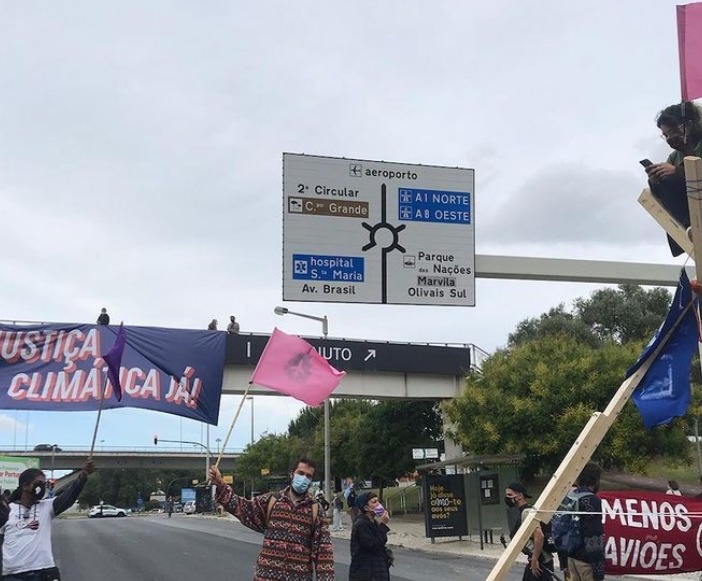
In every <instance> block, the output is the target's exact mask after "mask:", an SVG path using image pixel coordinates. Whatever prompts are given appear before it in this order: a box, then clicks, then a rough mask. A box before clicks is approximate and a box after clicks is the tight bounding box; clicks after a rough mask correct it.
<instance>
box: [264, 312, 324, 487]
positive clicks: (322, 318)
mask: <svg viewBox="0 0 702 581" xmlns="http://www.w3.org/2000/svg"><path fill="white" fill-rule="evenodd" d="M273 312H274V313H275V314H276V315H280V316H283V315H295V316H296V317H302V318H303V319H312V320H313V321H319V322H320V323H322V335H324V339H325V340H326V339H327V335H328V334H329V320H328V319H327V316H326V315H324V316H323V317H317V316H315V315H308V314H306V313H296V312H295V311H291V310H290V309H288V308H286V307H276V308H275V309H273ZM329 415H330V414H329V398H327V399H325V400H324V496H326V497H327V499H328V500H329V499H331V444H330V436H329V426H330V423H331V422H330V417H329Z"/></svg>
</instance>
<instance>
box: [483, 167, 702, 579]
mask: <svg viewBox="0 0 702 581" xmlns="http://www.w3.org/2000/svg"><path fill="white" fill-rule="evenodd" d="M685 181H686V183H687V197H688V206H689V208H690V222H691V226H690V229H691V236H688V233H687V231H686V229H685V228H684V227H683V226H682V225H681V224H680V223H679V222H677V220H675V219H674V218H673V217H672V216H671V215H670V214H669V213H668V211H667V210H666V209H665V208H664V207H663V205H662V204H661V203H660V202H659V201H658V200H657V199H656V198H655V197H654V196H653V195H652V194H651V192H650V190H648V189H645V190H644V191H643V192H642V194H641V196H640V197H639V202H640V203H641V205H642V206H643V207H644V208H645V209H646V210H647V211H648V212H649V213H650V214H651V216H653V218H654V219H655V220H656V222H658V223H659V224H660V225H661V226H662V228H663V229H664V230H665V231H666V232H667V233H668V234H669V235H670V237H671V238H672V239H673V240H675V241H676V242H677V243H678V244H679V245H680V247H681V248H683V250H685V252H687V253H688V254H689V255H690V256H694V255H695V254H696V255H697V256H702V160H701V159H700V158H698V157H695V158H691V157H686V158H685ZM695 271H696V273H697V280H698V281H702V261H700V262H699V263H697V262H696V263H695ZM690 308H692V304H690V305H687V306H686V308H685V309H684V310H683V312H682V313H681V314H680V316H679V317H678V319H677V320H676V321H675V323H674V324H673V326H672V327H671V329H670V330H669V331H668V333H667V335H666V336H665V337H664V338H663V340H662V341H661V342H660V344H659V345H658V348H657V349H656V350H655V351H654V352H653V353H651V354H650V356H649V357H648V359H646V361H644V362H643V364H642V365H641V366H640V367H639V369H637V370H636V372H635V373H634V374H632V375H631V376H630V377H628V378H627V379H626V380H625V381H624V382H623V383H622V384H621V386H620V387H619V389H618V390H617V392H616V393H615V394H614V397H613V398H612V399H611V401H610V402H609V404H608V405H607V408H606V409H605V410H604V411H603V412H601V413H600V412H595V413H594V414H592V416H591V417H590V420H589V421H588V423H587V424H586V425H585V427H584V428H583V430H582V432H580V435H579V436H578V438H577V439H576V440H575V442H574V443H573V445H572V446H571V448H570V450H569V451H568V454H566V456H565V458H563V461H562V462H561V464H560V466H559V467H558V469H557V470H556V472H555V473H554V475H553V476H552V477H551V480H550V482H549V483H548V484H547V486H546V488H545V489H544V491H543V492H542V493H541V496H539V498H538V500H537V501H536V503H535V506H534V509H532V510H529V511H527V514H526V518H525V519H524V521H523V522H522V524H521V526H520V527H519V530H518V531H517V533H516V534H515V536H514V538H513V539H512V541H511V542H510V544H509V545H508V546H507V549H506V550H505V552H504V553H503V554H502V556H501V557H500V559H499V560H498V561H497V563H496V564H495V566H494V567H493V569H492V571H490V574H489V575H488V577H487V579H486V581H501V580H503V579H504V578H505V577H506V575H507V573H508V572H509V570H510V568H511V567H512V565H513V564H514V562H515V561H516V559H517V557H518V556H519V555H520V554H521V551H522V548H523V547H524V545H525V544H526V543H527V541H528V540H529V538H530V537H531V535H532V533H533V532H534V529H535V528H536V527H537V526H539V523H540V522H549V521H550V520H551V517H552V516H553V513H554V512H555V510H556V509H557V508H558V506H559V505H560V503H561V501H562V500H563V498H564V497H565V495H566V494H567V492H568V490H569V489H570V487H571V486H572V484H573V482H574V481H575V479H576V478H577V477H578V475H579V474H580V472H581V470H582V469H583V467H584V466H585V464H587V462H588V461H589V460H590V458H591V457H592V454H593V453H594V451H595V449H596V448H597V446H598V445H599V444H600V442H601V441H602V440H603V438H604V437H605V435H606V434H607V432H608V431H609V429H610V428H611V427H612V424H613V423H614V421H615V420H616V418H617V416H618V415H619V413H620V412H621V410H622V409H623V408H624V405H625V404H626V402H627V401H628V400H629V398H630V397H631V394H632V393H633V392H634V390H635V389H636V388H637V387H638V385H639V383H641V380H642V379H643V378H644V376H645V375H646V372H647V371H648V369H649V368H650V367H651V365H652V363H653V362H654V361H655V360H656V358H657V357H658V354H659V353H660V351H661V349H662V348H663V347H664V346H665V344H666V343H667V342H668V339H669V338H670V336H671V334H672V333H673V332H674V331H675V330H676V329H677V327H678V325H679V324H680V322H681V321H682V319H683V317H684V316H685V315H686V314H687V312H688V310H689V309H690Z"/></svg>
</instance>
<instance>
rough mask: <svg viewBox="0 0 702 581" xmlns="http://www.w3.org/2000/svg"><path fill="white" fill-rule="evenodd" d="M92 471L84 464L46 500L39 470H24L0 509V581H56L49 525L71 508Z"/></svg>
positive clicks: (59, 576) (44, 478)
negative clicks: (0, 536)
mask: <svg viewBox="0 0 702 581" xmlns="http://www.w3.org/2000/svg"><path fill="white" fill-rule="evenodd" d="M94 469H95V466H94V464H93V461H92V460H88V461H87V462H86V463H85V464H84V466H83V469H82V470H81V471H80V473H79V475H78V478H76V479H75V480H74V481H73V483H71V484H70V485H69V486H68V488H67V489H64V491H63V493H62V494H60V495H58V496H55V497H54V498H46V499H45V498H44V494H45V492H46V476H45V475H44V473H43V472H42V471H41V470H39V469H38V468H28V469H27V470H25V471H24V472H22V473H21V474H20V476H19V486H18V487H17V489H15V491H14V492H13V493H12V495H11V496H10V502H9V504H2V505H0V533H2V534H4V540H3V546H2V562H3V574H2V579H3V581H18V580H20V579H24V580H32V581H48V580H51V581H60V579H61V575H60V573H59V570H58V567H56V564H55V562H54V556H53V551H52V548H51V524H52V521H53V520H54V518H55V517H57V516H58V515H60V514H61V513H62V512H64V511H65V510H67V509H68V508H70V507H71V506H73V504H74V503H75V501H76V499H77V498H78V495H79V494H80V492H81V491H82V490H83V487H84V486H85V483H86V481H87V479H88V475H89V474H91V473H92V472H93V470H94Z"/></svg>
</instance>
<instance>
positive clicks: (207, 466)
mask: <svg viewBox="0 0 702 581" xmlns="http://www.w3.org/2000/svg"><path fill="white" fill-rule="evenodd" d="M159 442H169V443H170V444H192V445H193V446H200V447H201V448H202V449H203V450H204V451H205V453H206V456H205V481H207V479H208V478H209V477H210V476H209V474H210V456H212V452H210V449H209V447H208V446H205V444H203V443H202V442H192V441H190V440H165V439H163V438H159V437H158V436H154V446H156V445H158V443H159ZM208 444H209V442H208Z"/></svg>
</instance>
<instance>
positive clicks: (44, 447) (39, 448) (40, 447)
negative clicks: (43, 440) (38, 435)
mask: <svg viewBox="0 0 702 581" xmlns="http://www.w3.org/2000/svg"><path fill="white" fill-rule="evenodd" d="M34 451H35V452H51V451H54V452H60V451H61V448H59V447H58V446H57V445H56V444H37V445H36V446H34Z"/></svg>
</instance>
